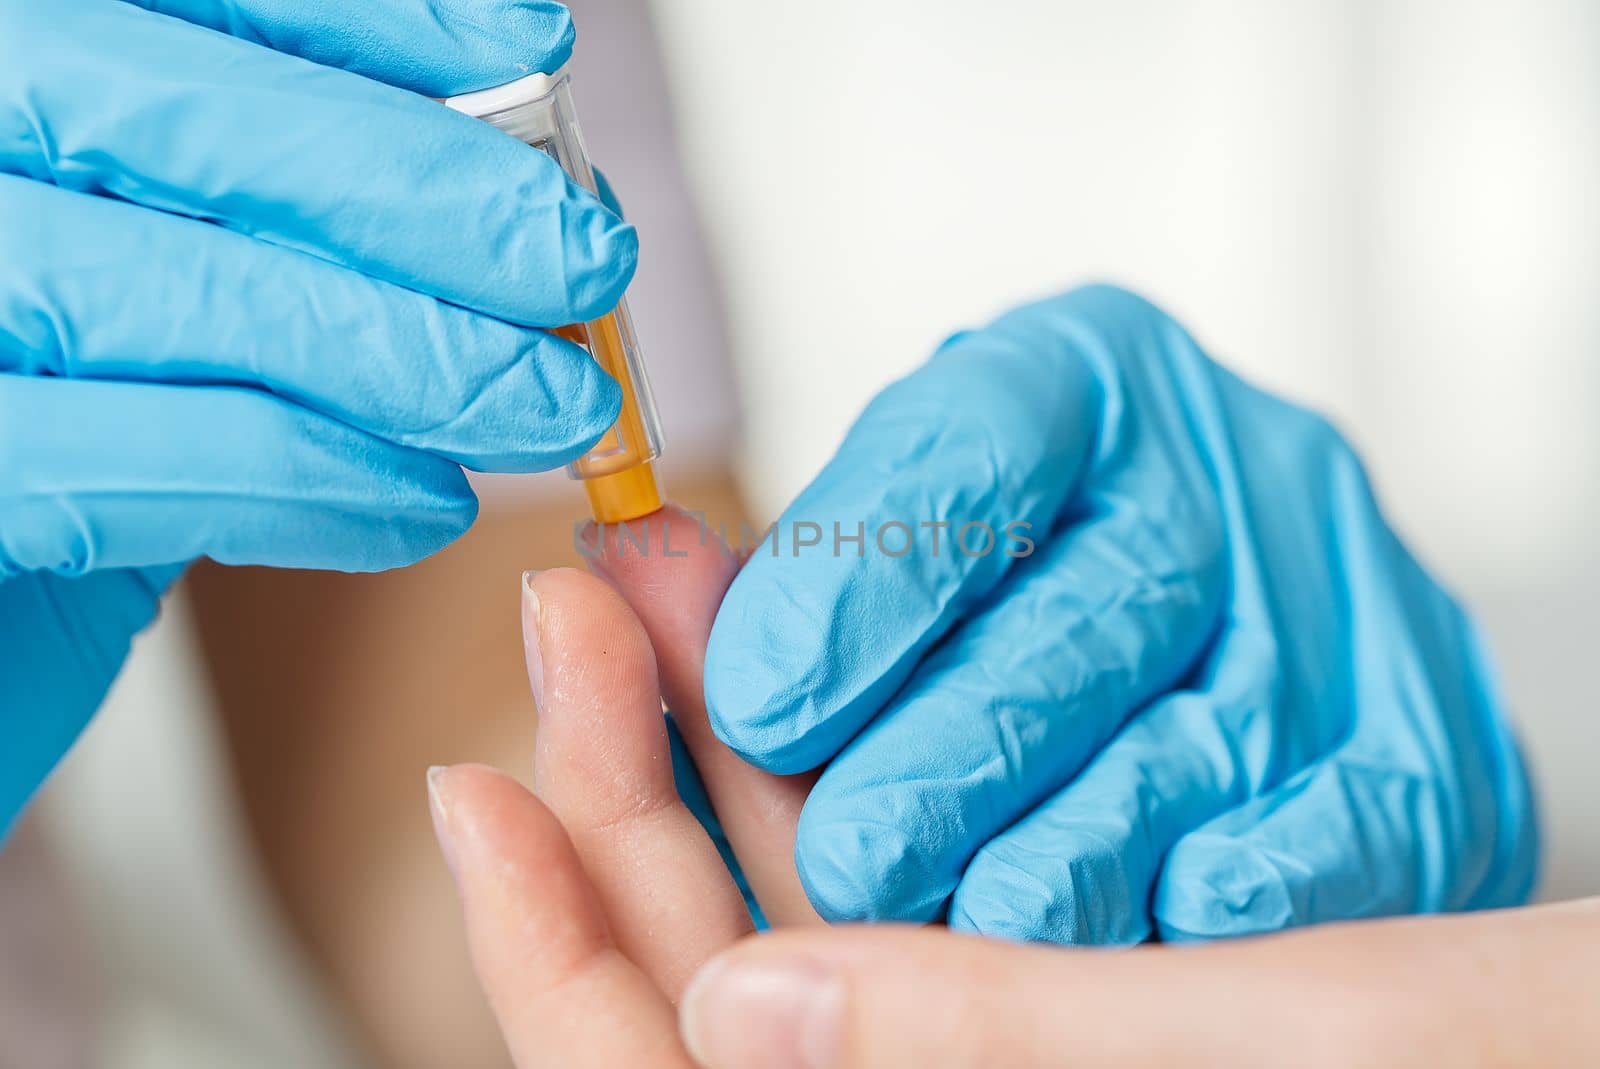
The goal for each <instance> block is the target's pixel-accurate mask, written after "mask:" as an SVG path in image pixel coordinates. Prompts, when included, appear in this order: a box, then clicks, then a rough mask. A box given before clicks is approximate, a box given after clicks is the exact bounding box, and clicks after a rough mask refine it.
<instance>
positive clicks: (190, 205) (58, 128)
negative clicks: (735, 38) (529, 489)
mask: <svg viewBox="0 0 1600 1069" xmlns="http://www.w3.org/2000/svg"><path fill="white" fill-rule="evenodd" d="M335 6H336V5H335ZM84 71H93V72H94V76H93V77H92V78H86V77H84V75H83V72H84ZM175 72H176V73H175ZM0 171H5V172H9V173H12V174H19V175H22V176H24V177H28V178H32V179H34V180H36V181H43V182H51V183H54V184H56V185H59V186H62V187H64V188H68V189H74V190H78V191H80V192H85V193H95V194H101V195H107V196H113V197H117V198H120V199H123V200H128V201H133V202H135V203H139V204H142V205H145V206H146V207H150V208H158V209H161V210H163V211H168V212H174V213H177V214H182V215H189V216H194V217H196V218H200V219H205V220H208V221H211V222H215V223H219V224H221V225H223V226H226V227H228V228H230V229H233V230H238V231H239V232H241V233H244V234H248V235H250V236H252V237H254V238H257V239H259V240H262V241H268V242H272V243H274V244H278V245H283V246H286V247H289V248H293V249H298V250H301V251H304V252H309V253H312V254H314V255H317V256H320V257H322V258H324V259H327V260H330V261H332V262H334V263H337V264H340V265H342V266H345V267H350V268H353V269H355V270H357V271H360V272H361V273H363V274H368V275H372V276H373V277H375V278H382V279H385V280H387V281H389V282H394V283H397V284H399V285H401V286H405V287H407V288H409V289H414V290H419V291H421V292H424V293H428V294H431V295H432V296H435V297H440V298H443V299H445V300H448V301H451V302H452V303H455V304H460V305H464V306H466V307H469V308H473V309H476V310H478V311H482V312H487V313H489V314H491V315H495V316H498V317H500V318H502V319H507V320H511V321H513V322H517V323H522V324H525V325H530V326H560V325H563V324H566V323H572V322H576V321H580V320H588V319H593V318H595V317H597V316H599V315H602V314H604V313H605V312H608V311H610V310H611V308H613V307H614V306H615V305H616V302H617V300H618V299H619V298H620V296H621V295H622V292H623V290H624V289H625V287H626V286H627V283H628V280H629V279H630V278H631V277H632V274H633V269H634V266H635V263H636V260H637V254H638V240H637V236H636V235H635V233H634V231H633V228H632V227H630V226H628V225H627V224H626V223H624V222H622V220H620V219H618V218H617V217H616V216H615V215H613V214H612V213H611V212H609V211H607V210H606V209H605V207H604V206H602V205H601V203H600V201H599V200H598V199H597V198H596V197H595V196H594V195H592V194H591V193H589V192H587V191H585V190H583V189H582V188H581V187H579V186H578V185H576V184H574V183H573V182H571V181H570V180H568V178H567V177H566V175H565V174H564V173H563V172H562V171H561V168H560V167H559V166H557V164H556V163H555V161H554V160H552V159H550V157H548V156H546V155H545V154H544V153H543V152H540V151H538V150H536V149H533V148H530V147H529V146H527V145H524V144H522V143H521V142H519V141H517V140H516V139H515V138H511V137H508V136H506V135H505V134H504V133H501V132H500V131H499V130H496V129H494V128H493V127H491V126H489V125H488V124H487V123H483V122H480V121H478V120H476V119H472V118H470V117H468V116H465V115H460V114H457V113H456V112H453V111H451V110H450V109H448V108H445V107H443V106H442V105H440V104H438V103H437V102H435V101H432V100H429V99H427V98H425V97H421V96H418V95H416V94H415V93H410V92H406V91H405V90H401V89H396V88H394V87H392V86H387V85H383V84H380V83H378V82H374V81H371V80H369V79H367V78H362V77H360V76H358V75H355V74H351V73H349V72H348V71H342V70H337V69H334V68H331V67H324V66H320V65H318V64H316V63H312V62H309V61H307V60H303V59H299V58H297V57H294V56H288V55H284V54H282V53H278V52H273V51H271V50H269V49H265V48H262V47H260V46H258V45H254V44H251V43H249V42H247V41H242V40H238V39H236V38H232V37H228V36H225V35H223V34H219V33H216V32H213V31H211V30H207V29H203V28H201V27H198V26H193V25H190V24H188V23H186V22H181V21H179V20H177V19H171V18H167V17H164V16H161V15H155V14H152V13H150V12H148V11H143V10H141V9H139V8H136V7H131V6H129V5H127V4H123V3H112V2H109V0H56V2H53V3H51V4H47V5H38V4H26V3H22V4H18V3H8V4H0Z"/></svg>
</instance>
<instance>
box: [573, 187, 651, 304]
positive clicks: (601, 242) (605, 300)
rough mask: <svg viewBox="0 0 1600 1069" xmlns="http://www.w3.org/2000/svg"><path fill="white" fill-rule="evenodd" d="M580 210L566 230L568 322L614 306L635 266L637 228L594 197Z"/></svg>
mask: <svg viewBox="0 0 1600 1069" xmlns="http://www.w3.org/2000/svg"><path fill="white" fill-rule="evenodd" d="M590 199H591V200H592V201H593V203H592V205H591V206H586V208H585V211H584V212H583V213H582V221H581V222H580V223H579V224H577V226H576V231H577V232H576V233H570V234H569V243H570V244H569V248H570V251H571V253H572V255H570V256H569V257H568V264H569V270H570V272H571V275H570V277H569V278H568V279H567V286H568V291H567V292H568V296H569V298H570V301H571V305H570V318H571V321H572V322H575V323H576V322H588V321H590V320H593V319H599V318H600V317H601V316H603V315H605V314H606V313H607V312H610V311H611V310H612V309H613V308H615V307H616V306H617V302H619V301H621V300H622V295H623V293H624V292H626V291H627V288H628V284H629V283H630V282H632V281H633V275H634V271H635V270H636V269H637V268H638V266H639V232H638V231H637V230H636V229H634V227H633V224H631V223H625V222H623V221H622V220H621V219H619V218H617V216H615V215H613V214H612V213H611V212H610V211H608V210H607V209H606V208H605V207H604V206H602V205H601V204H600V203H599V201H598V200H596V199H594V198H593V197H592V195H590Z"/></svg>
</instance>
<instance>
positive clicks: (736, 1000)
mask: <svg viewBox="0 0 1600 1069" xmlns="http://www.w3.org/2000/svg"><path fill="white" fill-rule="evenodd" d="M843 1017H844V981H843V980H842V979H841V978H840V977H839V976H838V974H837V973H835V972H834V971H833V970H832V969H830V968H828V967H827V966H825V965H823V964H821V963H820V962H815V961H807V960H793V961H754V962H741V961H730V960H729V959H728V956H727V955H724V956H723V957H720V958H716V959H714V960H713V961H712V962H711V963H710V964H709V965H707V966H706V967H705V968H703V969H701V970H700V972H699V974H698V975H697V976H695V978H694V980H693V981H692V982H691V983H690V984H689V988H688V990H686V991H685V992H684V993H683V1001H682V1004H681V1005H680V1007H679V1010H678V1020H679V1027H680V1029H681V1031H682V1032H683V1042H684V1046H686V1047H687V1048H688V1050H689V1054H690V1055H691V1056H692V1057H693V1058H694V1059H695V1061H697V1062H698V1063H700V1065H702V1066H704V1067H705V1069H744V1067H755V1066H759V1067H761V1069H830V1067H831V1066H833V1065H835V1064H837V1058H838V1051H839V1033H840V1030H841V1028H842V1021H843Z"/></svg>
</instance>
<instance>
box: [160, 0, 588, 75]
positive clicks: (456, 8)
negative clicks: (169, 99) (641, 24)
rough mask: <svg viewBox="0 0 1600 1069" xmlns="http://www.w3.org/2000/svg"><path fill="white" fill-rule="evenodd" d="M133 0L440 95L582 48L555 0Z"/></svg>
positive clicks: (547, 64) (540, 67)
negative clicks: (425, 0)
mask: <svg viewBox="0 0 1600 1069" xmlns="http://www.w3.org/2000/svg"><path fill="white" fill-rule="evenodd" d="M129 2H131V3H135V4H137V5H138V6H140V7H143V8H147V9H149V10H151V11H157V12H160V13H162V14H165V15H171V16H173V17H175V18H180V19H183V20H184V21H185V22H192V23H194V24H195V25H197V26H205V27H208V28H210V29H213V30H220V31H221V32H223V33H226V34H229V35H231V36H233V37H238V38H240V39H242V40H246V41H252V42H254V43H256V44H261V45H266V46H267V47H268V48H271V49H275V50H277V51H279V52H287V53H290V54H291V55H296V56H301V57H303V58H305V59H309V60H312V61H313V62H316V63H322V64H326V65H327V66H330V67H343V68H344V69H345V70H347V71H353V72H354V73H356V74H361V75H365V76H366V77H368V78H374V79H376V80H378V81H380V82H388V83H389V84H390V85H394V86H399V87H400V88H401V89H410V90H412V91H414V92H417V93H422V94H424V95H426V96H433V97H446V96H455V95H456V94H458V93H471V92H474V91H476V90H479V89H487V88H488V87H490V86H492V85H502V84H504V83H506V82H510V81H514V80H516V79H517V78H521V77H524V76H525V75H528V74H532V73H533V72H535V71H543V72H544V73H546V74H548V73H550V72H552V71H554V70H555V69H556V68H557V67H559V66H561V65H562V64H563V63H565V62H566V61H567V58H568V57H569V56H571V54H572V41H573V32H572V16H571V14H570V13H569V12H568V11H567V8H566V6H565V5H564V4H558V3H553V2H551V0H432V2H430V3H425V4H424V3H417V0H342V2H340V3H328V2H327V0H129Z"/></svg>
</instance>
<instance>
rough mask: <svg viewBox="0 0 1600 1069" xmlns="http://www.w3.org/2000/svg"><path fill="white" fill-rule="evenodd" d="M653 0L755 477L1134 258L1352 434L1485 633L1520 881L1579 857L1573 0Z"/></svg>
mask: <svg viewBox="0 0 1600 1069" xmlns="http://www.w3.org/2000/svg"><path fill="white" fill-rule="evenodd" d="M655 11H656V18H657V21H658V23H659V31H660V33H661V34H662V36H663V38H664V44H665V50H666V56H667V69H668V74H669V79H670V82H671V86H672V89H673V93H674V97H675V103H676V112H677V122H678V126H679V132H680V141H681V146H682V151H683V152H684V154H685V157H686V164H687V167H688V169H689V171H690V179H691V184H692V186H693V188H694V190H695V192H696V195H697V197H698V199H699V202H700V208H701V213H702V216H703V218H704V220H705V222H706V225H707V227H708V228H709V231H710V237H711V243H712V251H713V259H714V261H715V262H716V264H717V266H718V268H719V269H720V274H721V277H722V279H723V280H724V283H725V287H726V291H727V292H726V297H727V305H728V310H729V316H730V320H731V322H730V332H731V340H732V346H733V354H734V362H735V365H736V367H737V369H738V373H739V377H740V389H741V396H742V399H743V401H744V406H745V421H746V428H747V429H746V435H745V437H746V442H745V446H744V449H743V451H742V458H743V471H744V475H745V477H746V478H745V481H746V484H747V487H748V489H749V491H750V492H751V493H752V495H753V496H754V500H755V503H756V505H757V507H758V509H759V510H760V511H762V512H766V513H769V514H770V513H775V512H776V511H777V510H778V509H779V508H781V506H782V504H783V503H784V502H785V501H786V500H788V498H789V497H790V496H791V495H792V494H793V493H794V492H795V491H796V490H797V489H798V488H799V487H800V486H802V485H803V484H804V482H805V480H806V479H807V478H808V477H809V476H810V475H811V474H812V473H813V472H814V471H815V470H816V469H817V467H818V466H819V465H820V464H821V463H822V462H823V461H824V460H825V459H826V457H827V456H828V454H829V452H830V451H831V449H832V447H833V445H834V444H835V443H836V442H837V440H838V438H839V436H840V435H841V434H842V432H843V430H844V428H845V427H846V426H847V425H848V423H849V421H850V420H851V419H852V418H853V417H854V415H855V414H856V413H857V412H858V411H859V409H860V407H861V406H862V404H863V403H864V401H865V400H866V398H867V397H868V396H869V395H870V394H871V393H872V392H873V391H875V390H876V389H878V388H879V387H880V386H881V385H883V383H884V382H886V381H887V380H888V379H890V378H892V377H894V376H896V375H898V374H900V373H902V372H904V371H905V370H907V369H909V368H910V367H912V366H913V365H915V364H916V363H917V362H919V361H920V360H921V359H922V358H923V357H924V356H925V355H926V354H927V353H928V352H929V351H930V350H931V349H932V348H933V346H935V345H936V344H937V343H938V342H939V341H940V340H941V339H942V338H943V336H945V335H946V334H948V333H949V332H950V331H952V330H954V329H956V328H958V327H960V326H968V325H973V324H976V323H980V322H982V321H984V320H985V319H987V318H988V317H990V316H992V315H994V314H995V313H997V312H999V311H1001V310H1002V309H1004V308H1006V307H1008V306H1010V305H1012V304H1015V303H1018V302H1019V301H1021V300H1024V299H1026V298H1030V297H1034V296H1040V295H1043V294H1046V293H1049V292H1052V291H1056V290H1059V289H1062V288H1065V287H1067V286H1069V285H1071V284H1073V283H1077V282H1081V281H1085V280H1089V279H1108V280H1112V281H1117V282H1121V283H1124V284H1126V285H1130V286H1132V287H1134V288H1137V289H1139V290H1142V291H1143V292H1145V293H1146V294H1147V295H1149V296H1151V297H1152V298H1154V299H1155V300H1157V301H1158V302H1159V303H1162V304H1164V305H1165V306H1167V307H1168V308H1169V309H1170V310H1172V311H1174V312H1175V313H1177V314H1178V315H1179V316H1180V317H1181V318H1182V319H1184V320H1185V321H1186V322H1187V323H1188V324H1189V326H1190V328H1191V329H1192V330H1193V331H1194V332H1195V333H1196V334H1197V335H1198V336H1199V338H1200V339H1201V341H1202V342H1203V343H1205V344H1206V345H1207V346H1208V347H1209V348H1210V349H1211V351H1212V352H1213V353H1214V354H1215V355H1217V356H1218V357H1219V358H1221V359H1223V360H1224V361H1226V362H1228V363H1229V364H1231V365H1233V366H1234V367H1235V368H1237V369H1239V370H1240V371H1242V372H1243V373H1245V374H1246V375H1247V376H1248V377H1250V378H1253V379H1254V380H1256V381H1257V382H1259V383H1261V384H1263V385H1266V386H1269V387H1271V388H1273V389H1275V390H1277V391H1279V392H1282V393H1284V394H1287V395H1289V396H1291V397H1294V398H1296V399H1298V400H1300V401H1302V402H1305V403H1307V404H1309V405H1312V406H1314V407H1317V408H1320V409H1322V410H1324V411H1327V412H1330V413H1331V414H1332V415H1333V416H1334V417H1335V418H1336V419H1337V420H1338V422H1339V423H1340V424H1341V425H1342V426H1343V427H1344V428H1345V430H1346V431H1347V432H1348V433H1349V435H1350V436H1351V437H1352V438H1353V439H1354V440H1355V441H1356V442H1357V443H1358V444H1359V445H1360V446H1361V447H1362V449H1363V451H1364V453H1365V455H1366V457H1367V459H1368V461H1369V464H1370V466H1371V467H1372V469H1373V472H1374V476H1375V479H1376V481H1377V483H1378V485H1379V487H1380V489H1381V491H1382V493H1383V496H1384V498H1385V500H1386V502H1387V505H1388V508H1389V511H1390V514H1391V516H1392V517H1393V519H1394V521H1395V522H1396V524H1397V525H1398V526H1399V528H1400V529H1401V530H1402V531H1403V532H1404V533H1405V534H1406V535H1407V536H1408V538H1409V539H1410V541H1411V542H1412V544H1413V545H1414V546H1415V547H1416V548H1417V549H1418V551H1419V553H1420V554H1421V556H1422V557H1423V558H1424V559H1425V560H1427V561H1428V562H1430V563H1431V565H1432V566H1433V567H1434V568H1435V570H1436V571H1437V572H1438V573H1440V574H1441V575H1442V576H1443V577H1444V579H1445V580H1446V581H1447V582H1448V583H1449V584H1450V585H1451V586H1452V587H1454V588H1455V589H1456V590H1457V591H1459V592H1460V593H1461V594H1462V596H1463V597H1464V598H1465V599H1466V600H1467V601H1468V602H1469V603H1470V604H1472V605H1473V606H1474V608H1476V609H1477V610H1478V613H1479V616H1480V618H1481V619H1482V620H1483V621H1484V623H1485V626H1486V628H1487V630H1488V632H1489V634H1490V638H1491V640H1492V642H1493V645H1494V647H1495V649H1496V650H1497V651H1498V655H1499V658H1498V659H1499V661H1500V663H1501V667H1502V670H1503V673H1504V675H1505V677H1506V687H1507V689H1508V691H1509V693H1510V695H1511V697H1512V698H1513V700H1514V705H1515V710H1516V714H1517V717H1518V720H1519V722H1520V724H1521V725H1522V727H1523V730H1524V733H1525V735H1526V737H1527V740H1528V743H1529V746H1530V749H1531V751H1532V757H1533V761H1534V763H1535V765H1536V766H1537V772H1538V774H1539V779H1540V782H1541V784H1542V788H1543V795H1544V799H1545V820H1546V826H1547V828H1548V832H1549V841H1550V851H1549V855H1548V867H1547V875H1546V882H1545V893H1546V894H1547V895H1550V896H1567V895H1572V894H1577V893H1580V892H1600V832H1597V831H1596V830H1595V828H1594V823H1593V814H1595V813H1596V812H1600V777H1597V776H1595V775H1593V774H1592V773H1591V771H1590V768H1591V766H1592V764H1593V763H1594V762H1595V761H1596V760H1597V759H1600V728H1597V727H1596V726H1595V725H1596V718H1595V716H1594V715H1593V713H1592V712H1591V709H1592V706H1593V702H1594V699H1595V698H1596V697H1597V696H1600V683H1597V682H1596V681H1595V680H1594V679H1593V678H1592V676H1591V670H1592V666H1591V664H1590V662H1589V661H1588V658H1587V656H1586V654H1587V649H1586V647H1587V641H1586V640H1587V639H1588V638H1589V636H1591V635H1592V634H1595V633H1596V627H1595V623H1594V620H1595V613H1596V612H1597V611H1600V553H1597V551H1596V550H1595V549H1594V548H1593V545H1592V540H1591V530H1590V523H1589V520H1590V517H1591V516H1593V515H1595V510H1596V505H1597V501H1600V478H1597V475H1600V432H1597V429H1596V425H1595V424H1596V420H1595V417H1596V415H1597V413H1600V301H1597V299H1596V296H1597V294H1600V3H1597V2H1595V0H1525V2H1519V3H1516V4H1511V3H1505V2H1492V0H1384V2H1380V0H1213V2H1199V0H1196V2H1187V3H1179V2H1170V0H1168V2H1157V0H1133V2H1123V3H1116V4H1106V3H1098V2H1089V0H1001V2H994V3H984V4H977V3H973V2H971V0H875V2H874V3H870V4H862V3H860V2H859V0H808V2H807V3H804V4H783V5H778V4H729V3H726V2H724V0H659V2H657V3H656V4H655ZM580 29H581V23H580ZM646 256H647V257H648V248H647V249H646Z"/></svg>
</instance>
